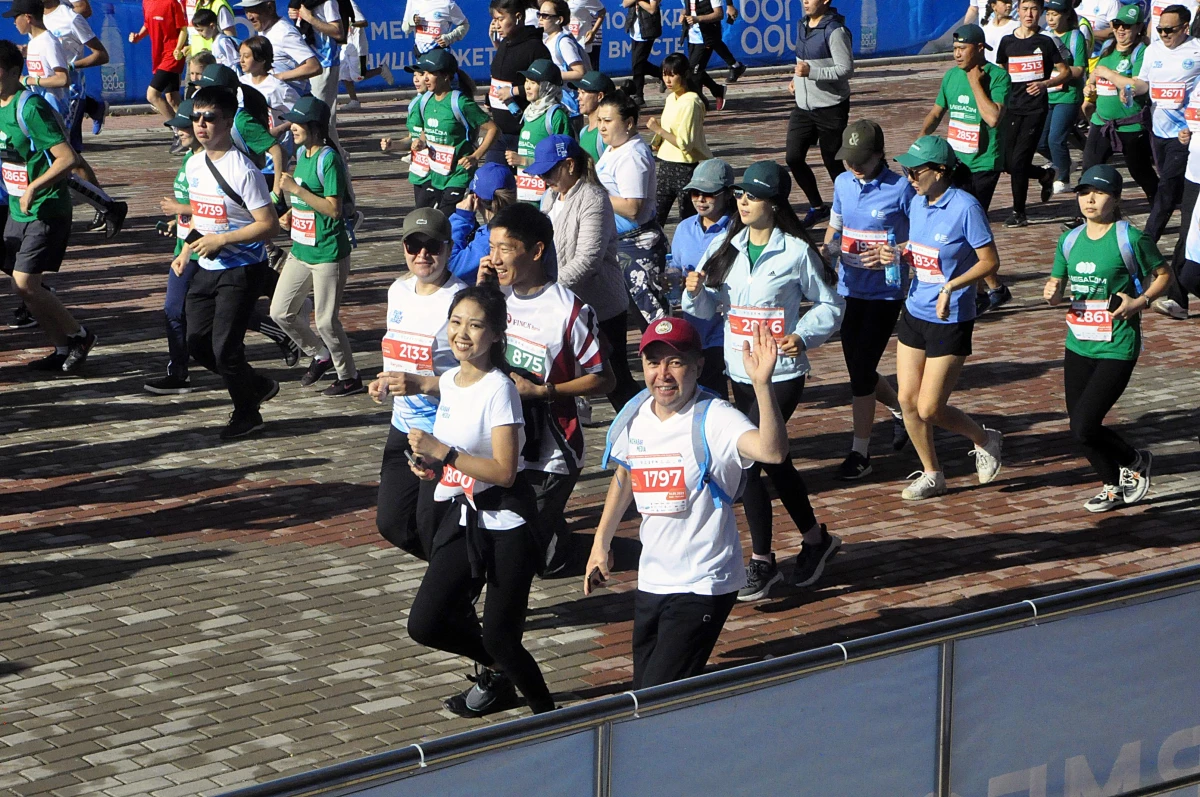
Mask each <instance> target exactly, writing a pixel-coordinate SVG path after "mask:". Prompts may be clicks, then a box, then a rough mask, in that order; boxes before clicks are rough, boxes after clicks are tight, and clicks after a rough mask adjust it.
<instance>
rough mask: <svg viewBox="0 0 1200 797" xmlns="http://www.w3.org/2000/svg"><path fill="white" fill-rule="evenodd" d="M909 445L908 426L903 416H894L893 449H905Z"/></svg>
mask: <svg viewBox="0 0 1200 797" xmlns="http://www.w3.org/2000/svg"><path fill="white" fill-rule="evenodd" d="M906 446H908V427H906V426H905V425H904V419H903V418H897V417H895V416H892V450H893V451H903V450H904V449H905V447H906Z"/></svg>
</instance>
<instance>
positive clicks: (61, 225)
mask: <svg viewBox="0 0 1200 797" xmlns="http://www.w3.org/2000/svg"><path fill="white" fill-rule="evenodd" d="M70 236H71V220H70V219H48V220H46V221H40V220H34V221H17V220H16V219H11V218H10V219H9V220H8V221H7V222H5V224H4V273H5V274H12V273H13V272H14V271H17V272H20V273H22V274H45V273H48V272H54V271H58V270H59V268H61V267H62V261H63V256H64V255H65V254H66V253H67V239H68V238H70Z"/></svg>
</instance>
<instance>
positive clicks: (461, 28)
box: [446, 18, 471, 44]
mask: <svg viewBox="0 0 1200 797" xmlns="http://www.w3.org/2000/svg"><path fill="white" fill-rule="evenodd" d="M470 30H471V20H469V19H466V18H464V19H463V21H462V22H461V23H459V24H458V25H457V26H455V28H454V30H452V31H450V32H449V33H447V34H446V40H447V41H449V42H450V43H451V44H454V43H455V42H459V41H462V40H463V39H465V38H466V36H467V32H468V31H470Z"/></svg>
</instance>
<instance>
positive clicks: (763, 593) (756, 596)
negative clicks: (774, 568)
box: [737, 572, 783, 603]
mask: <svg viewBox="0 0 1200 797" xmlns="http://www.w3.org/2000/svg"><path fill="white" fill-rule="evenodd" d="M782 581H783V573H779V572H776V573H775V575H774V576H772V577H771V580H770V581H768V582H767V583H766V586H764V587H763V588H762V589H760V590H759V591H758V592H755V593H753V594H752V595H742V593H740V592H739V593H738V596H737V599H738V601H739V602H741V603H748V602H750V601H758V600H762V599H763V598H765V597H767V594H768V593H769V592H770V591H771V587H773V586H775V585H776V584H778V583H780V582H782Z"/></svg>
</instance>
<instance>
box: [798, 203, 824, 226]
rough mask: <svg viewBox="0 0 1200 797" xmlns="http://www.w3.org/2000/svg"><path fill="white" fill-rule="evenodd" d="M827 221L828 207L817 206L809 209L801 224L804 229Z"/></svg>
mask: <svg viewBox="0 0 1200 797" xmlns="http://www.w3.org/2000/svg"><path fill="white" fill-rule="evenodd" d="M828 220H829V205H818V206H816V207H810V208H809V209H808V212H807V213H805V214H804V221H803V224H804V226H805V227H812V226H813V225H815V224H820V223H821V222H823V221H828Z"/></svg>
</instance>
